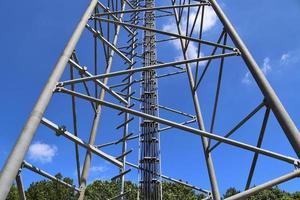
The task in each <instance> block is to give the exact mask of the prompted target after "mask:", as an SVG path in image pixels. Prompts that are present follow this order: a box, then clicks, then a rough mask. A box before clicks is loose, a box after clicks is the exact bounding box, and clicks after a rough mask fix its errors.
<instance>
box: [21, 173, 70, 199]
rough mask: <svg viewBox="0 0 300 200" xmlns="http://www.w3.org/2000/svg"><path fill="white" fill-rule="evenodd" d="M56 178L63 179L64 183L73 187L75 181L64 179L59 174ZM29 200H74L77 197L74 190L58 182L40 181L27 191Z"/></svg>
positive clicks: (31, 185) (32, 184)
mask: <svg viewBox="0 0 300 200" xmlns="http://www.w3.org/2000/svg"><path fill="white" fill-rule="evenodd" d="M56 178H59V179H62V180H63V181H64V182H66V183H69V184H71V185H73V180H72V179H70V178H63V177H62V175H61V174H57V175H56ZM26 197H27V199H28V200H36V199H39V200H73V199H76V198H75V197H76V195H75V192H74V190H73V189H71V188H67V187H65V186H63V185H62V184H60V183H58V182H57V181H46V180H42V181H38V182H33V183H31V184H30V186H29V188H28V189H27V191H26Z"/></svg>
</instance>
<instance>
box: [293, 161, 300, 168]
mask: <svg viewBox="0 0 300 200" xmlns="http://www.w3.org/2000/svg"><path fill="white" fill-rule="evenodd" d="M294 166H295V168H296V169H297V170H298V169H300V160H295V162H294Z"/></svg>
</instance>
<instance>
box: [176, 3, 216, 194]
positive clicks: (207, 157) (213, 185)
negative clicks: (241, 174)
mask: <svg viewBox="0 0 300 200" xmlns="http://www.w3.org/2000/svg"><path fill="white" fill-rule="evenodd" d="M172 2H173V5H175V1H174V0H172ZM174 14H175V20H176V24H177V30H178V34H179V35H182V31H181V28H180V22H179V16H178V13H177V11H176V9H174ZM180 43H181V47H182V54H183V57H184V59H185V60H188V59H189V58H188V56H187V51H186V49H187V45H186V43H185V40H182V39H180ZM186 70H187V75H188V79H189V84H190V89H191V92H192V97H193V102H194V107H195V112H196V117H197V122H198V126H199V129H200V130H202V131H205V126H204V121H203V117H202V113H201V109H200V104H199V99H198V95H197V92H196V91H195V89H194V88H195V82H194V78H193V73H192V70H191V66H190V65H189V64H186ZM201 140H202V145H203V151H204V154H205V160H206V165H207V169H208V174H209V178H210V184H211V188H212V195H213V198H214V200H221V197H220V192H219V188H218V182H217V178H216V174H215V170H214V164H213V160H212V157H211V153H210V152H209V151H208V148H209V144H208V139H207V138H205V137H201Z"/></svg>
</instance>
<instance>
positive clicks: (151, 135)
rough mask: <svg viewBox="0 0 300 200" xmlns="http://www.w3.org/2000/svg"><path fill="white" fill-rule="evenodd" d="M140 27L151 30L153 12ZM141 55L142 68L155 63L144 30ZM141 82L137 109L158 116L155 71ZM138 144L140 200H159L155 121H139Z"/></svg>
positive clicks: (148, 1)
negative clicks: (139, 144)
mask: <svg viewBox="0 0 300 200" xmlns="http://www.w3.org/2000/svg"><path fill="white" fill-rule="evenodd" d="M154 6H155V0H145V7H146V8H153V7H154ZM144 26H145V27H147V28H152V29H154V28H155V13H154V11H153V10H151V11H146V12H145V15H144ZM143 55H144V66H150V65H155V64H156V63H157V61H156V46H155V33H154V32H152V31H148V30H146V31H144V51H143ZM142 80H143V81H142V85H141V86H142V94H141V99H142V105H141V110H142V112H144V113H147V114H150V115H154V116H158V105H157V103H158V101H157V80H156V71H155V70H145V71H143V73H142ZM140 143H141V151H140V153H141V155H140V168H141V177H140V199H143V200H161V198H162V197H161V179H160V149H159V147H160V145H159V133H158V123H157V122H154V121H152V120H147V119H142V122H141V135H140Z"/></svg>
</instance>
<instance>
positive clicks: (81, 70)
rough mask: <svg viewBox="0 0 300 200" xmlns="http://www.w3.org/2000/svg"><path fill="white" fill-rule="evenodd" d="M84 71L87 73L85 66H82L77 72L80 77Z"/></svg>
mask: <svg viewBox="0 0 300 200" xmlns="http://www.w3.org/2000/svg"><path fill="white" fill-rule="evenodd" d="M86 71H87V67H86V66H83V67H82V69H80V70H79V74H80V75H83V74H85V73H86Z"/></svg>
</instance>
